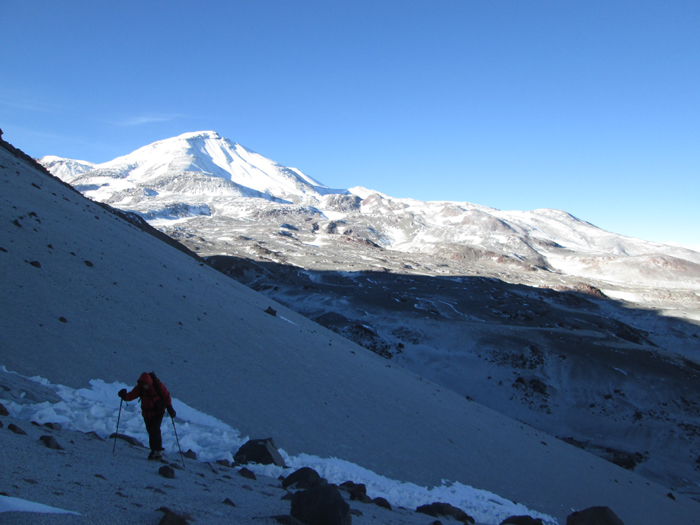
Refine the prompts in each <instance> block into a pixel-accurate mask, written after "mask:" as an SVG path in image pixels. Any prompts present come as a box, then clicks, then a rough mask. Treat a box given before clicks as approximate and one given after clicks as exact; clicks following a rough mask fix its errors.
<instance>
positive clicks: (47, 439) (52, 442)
mask: <svg viewBox="0 0 700 525" xmlns="http://www.w3.org/2000/svg"><path fill="white" fill-rule="evenodd" d="M39 441H41V442H42V443H43V444H44V445H46V446H47V447H48V448H50V449H53V450H63V447H62V446H61V445H59V444H58V441H56V438H55V437H53V436H41V437H40V438H39Z"/></svg>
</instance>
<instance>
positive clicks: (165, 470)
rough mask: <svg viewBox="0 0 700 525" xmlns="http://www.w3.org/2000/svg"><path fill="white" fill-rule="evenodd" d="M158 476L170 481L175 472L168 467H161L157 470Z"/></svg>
mask: <svg viewBox="0 0 700 525" xmlns="http://www.w3.org/2000/svg"><path fill="white" fill-rule="evenodd" d="M158 474H160V475H161V476H163V477H164V478H168V479H172V478H174V477H175V471H174V470H173V469H172V467H170V466H169V465H163V466H162V467H160V468H159V469H158Z"/></svg>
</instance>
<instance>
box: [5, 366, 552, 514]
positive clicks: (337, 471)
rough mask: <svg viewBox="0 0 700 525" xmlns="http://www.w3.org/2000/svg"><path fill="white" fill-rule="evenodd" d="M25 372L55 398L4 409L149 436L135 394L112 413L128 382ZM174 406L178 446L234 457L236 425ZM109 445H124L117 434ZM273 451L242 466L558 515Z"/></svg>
mask: <svg viewBox="0 0 700 525" xmlns="http://www.w3.org/2000/svg"><path fill="white" fill-rule="evenodd" d="M0 372H4V373H8V371H7V370H6V368H5V367H4V366H0ZM10 373H11V372H10ZM27 379H31V380H32V381H34V382H37V383H39V384H41V385H43V386H44V387H47V388H50V389H52V390H54V391H55V393H56V394H57V395H58V396H59V397H60V398H61V400H62V401H60V402H58V403H50V402H48V401H45V402H41V403H26V404H25V403H16V402H14V401H9V400H2V399H0V402H2V404H3V405H4V406H5V407H6V408H7V409H8V411H9V413H10V416H12V417H14V418H17V419H23V420H30V421H36V422H37V423H40V424H44V423H60V424H61V425H63V426H64V428H66V429H68V430H77V431H80V432H95V433H96V434H97V435H99V436H100V437H102V438H104V439H108V438H109V436H110V435H111V434H112V433H113V432H114V431H115V430H116V428H117V419H119V433H120V434H127V435H129V436H132V437H134V438H136V439H138V440H139V441H140V442H141V443H143V444H147V443H148V434H147V433H146V430H145V426H144V424H143V419H142V417H141V409H140V406H139V403H138V402H137V401H133V402H130V403H127V402H124V403H122V407H121V415H120V414H119V405H120V399H119V397H118V395H117V393H118V392H119V390H121V389H122V388H126V389H127V390H130V389H131V388H133V386H134V385H127V384H125V383H120V382H114V383H105V382H104V381H103V380H101V379H94V380H92V381H90V388H80V389H72V388H69V387H66V386H63V385H54V384H51V383H50V382H49V381H48V380H46V379H43V378H41V377H31V378H27ZM173 408H174V409H175V410H176V412H177V417H176V418H175V425H176V426H177V437H178V438H179V440H180V448H181V449H182V451H183V452H184V451H187V450H190V449H191V450H193V451H194V452H196V454H197V459H198V460H199V461H207V462H214V461H216V460H220V459H227V460H229V461H233V454H234V453H235V452H236V451H237V450H238V449H239V448H240V447H241V446H242V445H243V444H244V443H246V442H247V441H248V439H249V438H248V437H243V436H241V435H240V432H239V431H238V430H236V429H234V428H231V427H230V426H229V425H227V424H225V423H223V422H222V421H220V420H218V419H216V418H214V417H212V416H209V415H207V414H204V413H202V412H200V411H197V410H195V409H193V408H191V407H189V406H188V405H187V404H185V403H183V402H182V401H181V400H179V399H177V398H173ZM161 431H162V435H163V447H164V448H165V450H166V453H168V454H169V455H170V457H172V458H177V457H178V455H179V452H178V445H177V440H176V437H175V432H174V430H173V425H172V423H171V422H170V421H168V418H167V416H166V418H165V420H164V422H163V425H162V427H161ZM116 446H117V447H120V446H125V445H124V444H123V443H120V442H119V441H117V443H116ZM280 454H281V455H282V457H283V458H284V461H285V463H286V464H287V466H288V467H289V469H283V468H281V467H277V466H275V465H255V464H254V465H248V466H247V467H248V468H249V469H250V470H252V471H253V472H255V473H256V474H260V475H264V476H269V477H272V478H276V477H279V476H280V475H281V476H288V475H289V474H290V473H291V472H292V471H294V470H297V469H299V468H301V467H311V468H313V469H314V470H316V471H317V472H318V473H319V474H320V475H321V476H322V477H324V478H326V479H327V480H328V481H329V482H330V483H336V484H340V483H343V482H345V481H353V482H355V483H364V484H365V485H366V486H367V495H368V496H370V497H372V498H376V497H383V498H385V499H386V500H387V501H388V502H389V503H391V505H392V507H403V508H409V509H415V508H417V507H419V506H420V505H424V504H430V503H433V502H435V501H440V502H444V503H450V504H452V505H454V506H456V507H458V508H460V509H462V510H464V511H465V512H466V513H467V514H469V515H470V516H472V517H473V518H474V519H475V520H476V521H477V522H478V523H484V524H494V525H497V524H499V523H501V521H503V520H504V519H505V518H507V517H509V516H514V515H530V516H533V517H538V518H541V519H542V520H543V521H544V522H545V523H546V524H548V525H555V524H557V521H556V520H555V519H554V518H552V517H551V516H547V515H545V514H541V513H538V512H534V511H531V510H529V509H528V508H527V507H525V506H524V505H520V504H516V503H513V502H511V501H509V500H506V499H504V498H501V497H500V496H498V495H496V494H493V493H491V492H488V491H485V490H479V489H475V488H473V487H470V486H467V485H463V484H461V483H450V482H449V481H448V480H443V483H442V485H440V486H437V487H432V488H429V487H421V486H419V485H416V484H414V483H406V482H402V481H398V480H392V479H389V478H386V477H383V476H380V475H378V474H376V473H374V472H372V471H370V470H367V469H365V468H363V467H361V466H359V465H356V464H354V463H351V462H349V461H345V460H343V459H339V458H334V457H331V458H321V457H318V456H313V455H308V454H303V453H302V454H298V455H296V456H290V455H289V454H287V453H286V452H285V451H284V450H280ZM15 499H16V498H15ZM22 501H23V500H19V502H11V501H9V500H7V501H6V500H4V499H2V500H0V513H1V512H7V511H10V510H26V511H27V512H65V511H61V510H60V509H55V510H36V509H37V508H38V507H33V506H32V504H30V503H29V502H26V503H21V502H22ZM35 505H38V504H35ZM42 507H45V506H42ZM46 509H51V507H46Z"/></svg>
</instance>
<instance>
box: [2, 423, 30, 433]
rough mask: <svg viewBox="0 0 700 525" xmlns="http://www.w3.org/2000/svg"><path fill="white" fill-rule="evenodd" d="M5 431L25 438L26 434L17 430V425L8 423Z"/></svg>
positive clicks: (19, 429)
mask: <svg viewBox="0 0 700 525" xmlns="http://www.w3.org/2000/svg"><path fill="white" fill-rule="evenodd" d="M7 430H11V431H12V432H14V433H15V434H19V435H21V436H26V435H27V433H26V432H25V431H24V430H22V429H21V428H19V427H18V426H17V425H15V424H14V423H10V424H9V425H7Z"/></svg>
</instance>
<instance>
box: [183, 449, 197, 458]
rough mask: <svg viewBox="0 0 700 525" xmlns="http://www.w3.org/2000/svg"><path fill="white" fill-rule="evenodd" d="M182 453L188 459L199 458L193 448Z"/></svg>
mask: <svg viewBox="0 0 700 525" xmlns="http://www.w3.org/2000/svg"><path fill="white" fill-rule="evenodd" d="M182 455H183V456H185V457H186V458H188V459H197V453H196V452H195V451H194V450H192V449H189V450H188V451H187V452H185V453H183V454H182Z"/></svg>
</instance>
